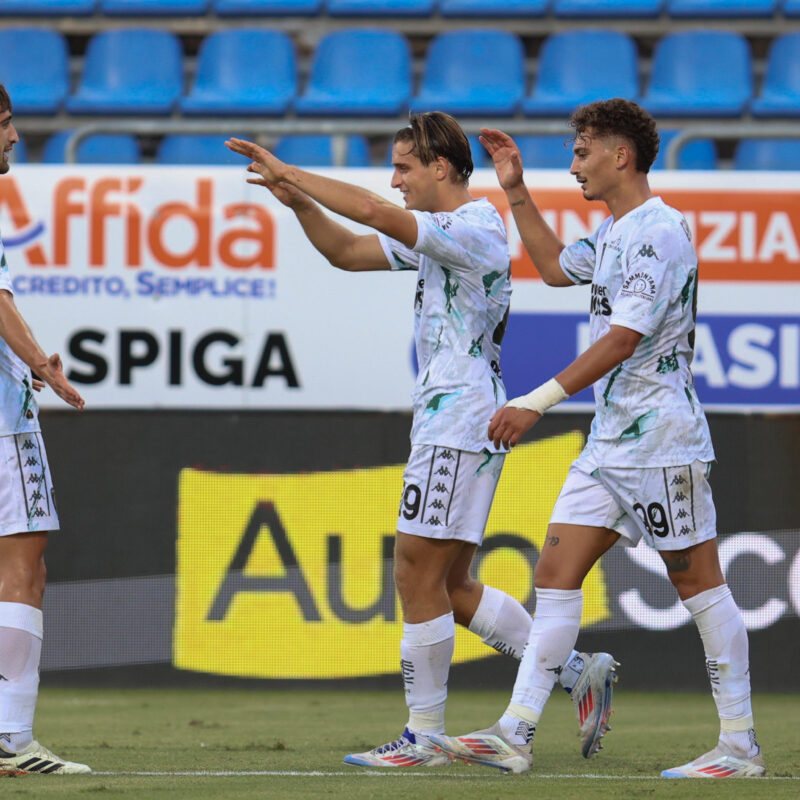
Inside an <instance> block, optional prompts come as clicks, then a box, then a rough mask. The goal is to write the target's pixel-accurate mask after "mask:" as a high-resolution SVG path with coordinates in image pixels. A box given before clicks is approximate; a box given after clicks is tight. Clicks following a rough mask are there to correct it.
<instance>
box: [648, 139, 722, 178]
mask: <svg viewBox="0 0 800 800" xmlns="http://www.w3.org/2000/svg"><path fill="white" fill-rule="evenodd" d="M660 133H661V146H660V147H659V148H658V155H657V156H656V160H655V161H654V162H653V166H652V169H665V168H666V166H667V147H668V145H669V143H670V142H671V141H672V140H673V139H674V138H675V137H676V136H677V135H678V131H676V130H662V131H660ZM716 168H717V145H716V143H715V142H714V140H713V139H690V140H689V141H688V142H686V144H684V145H683V147H681V149H680V152H679V153H678V169H716Z"/></svg>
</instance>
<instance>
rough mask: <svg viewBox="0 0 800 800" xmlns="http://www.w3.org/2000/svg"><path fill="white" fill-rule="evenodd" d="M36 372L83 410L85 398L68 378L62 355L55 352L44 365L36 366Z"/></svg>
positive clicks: (67, 400) (57, 391) (52, 387)
mask: <svg viewBox="0 0 800 800" xmlns="http://www.w3.org/2000/svg"><path fill="white" fill-rule="evenodd" d="M36 374H37V375H38V376H39V377H40V378H41V379H42V380H43V381H44V382H45V383H47V385H48V386H50V388H51V389H52V390H53V391H54V392H55V393H56V394H57V395H58V396H59V397H60V398H61V399H62V400H63V401H64V402H65V403H69V405H71V406H72V407H73V408H77V409H78V411H83V408H84V406H85V404H86V403H85V401H84V399H83V398H82V397H81V396H80V395H79V394H78V392H77V390H76V389H75V387H74V386H73V385H72V384H71V383H70V382H69V381H68V380H67V376H66V375H64V369H63V367H62V366H61V356H59V355H58V353H53V355H51V356H49V357H48V359H47V361H46V362H45V363H44V364H43V365H39V366H37V367H36Z"/></svg>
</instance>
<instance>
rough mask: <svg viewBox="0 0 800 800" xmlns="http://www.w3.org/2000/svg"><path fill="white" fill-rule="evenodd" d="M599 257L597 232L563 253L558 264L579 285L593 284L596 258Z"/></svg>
mask: <svg viewBox="0 0 800 800" xmlns="http://www.w3.org/2000/svg"><path fill="white" fill-rule="evenodd" d="M596 255H597V232H596V231H595V233H593V234H592V235H591V236H589V237H587V238H585V239H578V241H577V242H575V243H574V244H571V245H568V246H567V247H565V248H564V249H563V250H562V251H561V255H560V256H559V257H558V263H559V265H560V266H561V269H562V270H563V272H564V274H565V275H566V276H567V277H568V278H569V279H570V280H571V281H572V282H573V283H576V284H579V285H583V284H585V283H591V282H592V278H593V277H594V265H595V256H596Z"/></svg>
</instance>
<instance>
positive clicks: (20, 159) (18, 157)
mask: <svg viewBox="0 0 800 800" xmlns="http://www.w3.org/2000/svg"><path fill="white" fill-rule="evenodd" d="M8 160H9V161H10V162H11V163H12V164H25V163H26V162H27V161H28V146H27V145H26V144H25V140H24V139H23V138H22V137H21V136H20V137H19V141H18V142H17V143H16V144H15V145H14V147H13V148H12V149H11V153H10V155H9V157H8Z"/></svg>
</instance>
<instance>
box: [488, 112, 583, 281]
mask: <svg viewBox="0 0 800 800" xmlns="http://www.w3.org/2000/svg"><path fill="white" fill-rule="evenodd" d="M480 141H481V144H483V146H484V147H485V148H486V149H487V150H488V151H489V155H490V156H491V157H492V161H493V162H494V169H495V172H497V178H498V180H499V181H500V186H501V187H502V188H503V190H504V191H505V193H506V197H507V198H508V202H509V205H510V206H511V213H512V214H513V215H514V221H515V222H516V223H517V228H518V229H519V235H520V237H521V239H522V243H523V245H525V249H526V250H527V251H528V254H529V255H530V257H531V259H532V261H533V265H534V266H535V267H536V269H537V270H538V272H539V275H541V277H542V280H543V281H544V282H545V283H547V284H549V285H550V286H574V283H573V282H572V281H571V280H570V279H569V278H568V277H567V276H566V275H565V274H564V271H563V270H562V269H561V267H560V266H559V263H558V257H559V254H560V253H561V251H562V250H563V249H564V243H563V242H562V241H561V240H560V239H559V238H558V236H556V234H555V231H553V229H552V228H551V227H550V226H549V225H548V224H547V223H546V222H545V221H544V217H542V215H541V213H540V212H539V209H538V208H537V207H536V204H535V203H534V202H533V200H531V196H530V194H529V192H528V189H527V187H526V186H525V183H524V181H523V180H522V156H521V155H520V152H519V148H518V147H517V145H516V144H515V143H514V140H513V139H512V138H511V137H510V136H509V135H508V134H506V133H503V132H502V131H498V130H495V129H492V128H481V136H480Z"/></svg>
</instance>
